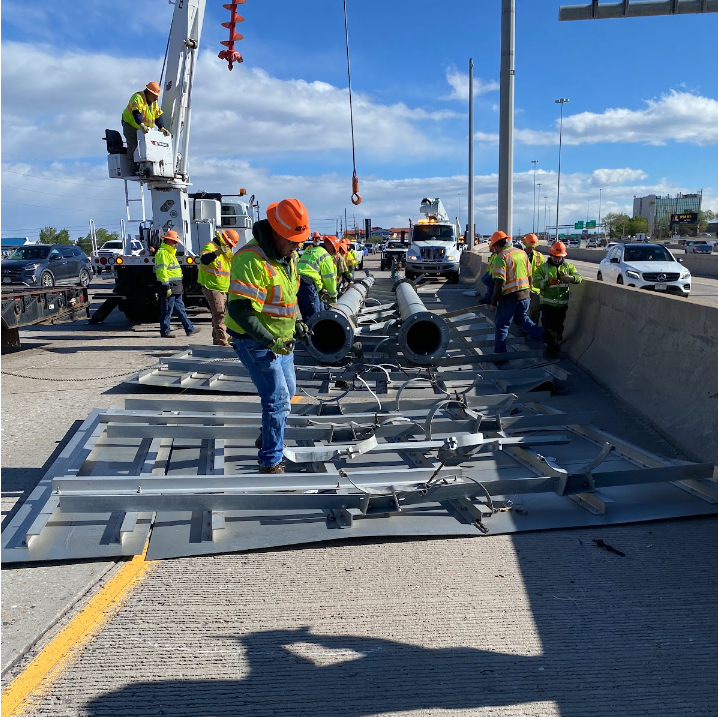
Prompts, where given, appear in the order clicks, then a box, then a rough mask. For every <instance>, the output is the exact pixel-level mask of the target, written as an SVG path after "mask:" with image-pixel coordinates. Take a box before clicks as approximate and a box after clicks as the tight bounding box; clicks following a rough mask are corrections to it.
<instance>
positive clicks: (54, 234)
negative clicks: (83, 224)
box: [40, 226, 120, 255]
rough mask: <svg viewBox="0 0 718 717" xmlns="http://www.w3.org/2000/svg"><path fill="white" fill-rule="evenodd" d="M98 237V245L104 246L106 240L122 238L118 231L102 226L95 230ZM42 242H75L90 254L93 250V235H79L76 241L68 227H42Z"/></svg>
mask: <svg viewBox="0 0 718 717" xmlns="http://www.w3.org/2000/svg"><path fill="white" fill-rule="evenodd" d="M95 237H96V238H97V246H102V245H103V244H104V243H105V242H107V241H111V240H117V239H119V238H120V235H119V233H118V232H111V231H108V230H107V229H103V228H100V229H98V230H97V231H96V232H95ZM40 244H75V245H77V246H79V247H80V249H82V251H84V252H85V254H88V255H89V254H90V252H91V251H92V236H91V235H90V234H87V235H86V236H84V237H78V238H77V239H76V240H75V241H72V239H70V232H69V231H68V230H67V229H57V228H56V227H51V226H46V227H44V228H43V229H40Z"/></svg>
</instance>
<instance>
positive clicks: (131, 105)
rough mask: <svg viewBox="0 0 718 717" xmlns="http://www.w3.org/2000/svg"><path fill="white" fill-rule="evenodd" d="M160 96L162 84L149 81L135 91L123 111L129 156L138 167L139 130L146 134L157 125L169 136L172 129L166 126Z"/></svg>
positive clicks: (123, 127) (123, 129)
mask: <svg viewBox="0 0 718 717" xmlns="http://www.w3.org/2000/svg"><path fill="white" fill-rule="evenodd" d="M159 96H160V86H159V85H158V84H157V83H156V82H148V83H147V84H146V85H145V89H144V90H141V91H140V92H135V94H134V95H132V97H130V101H129V102H128V103H127V107H125V110H124V112H123V113H122V134H124V135H125V141H126V142H127V156H128V157H129V160H130V162H132V164H133V167H135V168H136V167H137V164H136V163H135V159H134V155H135V150H136V149H137V130H141V131H142V132H144V133H145V134H147V133H148V132H149V131H150V128H151V127H152V126H153V125H155V126H156V127H157V129H159V131H160V132H162V134H164V135H167V136H169V133H170V131H169V130H168V129H167V128H166V127H165V123H164V119H163V118H162V110H161V109H160V107H159V105H158V104H157V100H158V99H159Z"/></svg>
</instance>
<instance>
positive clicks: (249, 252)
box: [224, 239, 299, 341]
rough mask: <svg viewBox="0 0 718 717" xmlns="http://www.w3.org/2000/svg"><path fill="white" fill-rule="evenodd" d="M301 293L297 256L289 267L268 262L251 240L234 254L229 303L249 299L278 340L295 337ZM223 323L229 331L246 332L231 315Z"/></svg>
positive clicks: (257, 245)
mask: <svg viewBox="0 0 718 717" xmlns="http://www.w3.org/2000/svg"><path fill="white" fill-rule="evenodd" d="M298 290H299V273H298V272H297V261H296V258H295V255H294V254H292V258H291V260H290V263H289V267H288V268H287V266H286V265H283V264H282V263H280V262H279V261H277V260H274V259H269V258H268V257H267V255H266V254H265V252H264V250H263V249H262V247H261V246H259V244H258V243H257V240H256V239H252V240H251V241H250V242H249V243H247V244H245V245H244V246H243V247H242V248H241V249H240V250H239V251H238V252H237V253H236V254H235V255H234V258H233V259H232V269H231V271H230V280H229V292H228V295H227V296H228V300H229V301H230V302H231V301H233V300H236V299H249V300H250V301H251V302H252V309H253V310H254V312H255V313H256V314H257V318H258V319H259V322H260V323H261V324H262V326H264V328H265V329H267V331H269V333H270V334H272V336H274V337H275V338H277V339H282V340H283V341H289V340H291V339H292V338H293V337H294V326H295V324H296V321H297V319H296V316H297V291H298ZM224 321H225V324H226V325H227V328H229V329H231V330H232V331H234V332H236V333H238V334H243V333H244V329H242V328H241V327H240V326H239V324H237V323H236V322H235V321H234V320H233V319H232V317H231V316H230V313H229V312H228V313H227V316H226V317H225V320H224Z"/></svg>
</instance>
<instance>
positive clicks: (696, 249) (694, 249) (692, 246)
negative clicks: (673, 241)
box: [684, 239, 713, 254]
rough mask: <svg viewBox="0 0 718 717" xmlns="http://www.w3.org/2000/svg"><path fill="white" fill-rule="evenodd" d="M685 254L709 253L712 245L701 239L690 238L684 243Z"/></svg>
mask: <svg viewBox="0 0 718 717" xmlns="http://www.w3.org/2000/svg"><path fill="white" fill-rule="evenodd" d="M684 246H685V248H686V254H710V253H711V252H712V251H713V246H712V245H711V244H709V243H708V242H707V241H704V240H703V239H691V240H690V241H687V242H686V243H685V245H684Z"/></svg>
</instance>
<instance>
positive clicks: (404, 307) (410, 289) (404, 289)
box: [394, 279, 451, 366]
mask: <svg viewBox="0 0 718 717" xmlns="http://www.w3.org/2000/svg"><path fill="white" fill-rule="evenodd" d="M394 291H395V293H396V304H397V306H398V307H399V314H400V316H401V328H400V329H399V335H398V339H399V348H400V349H401V351H402V353H403V354H404V356H406V357H407V358H408V359H409V360H410V361H412V362H413V363H416V364H420V365H424V366H425V365H427V364H431V363H435V362H436V361H438V360H439V359H441V357H442V356H443V355H444V354H445V353H446V349H447V348H448V347H449V341H450V339H451V337H450V335H449V327H448V326H447V325H446V322H445V321H444V319H443V318H442V317H441V316H438V315H437V314H434V313H432V312H431V311H427V310H426V307H425V306H424V302H422V300H421V299H420V298H419V295H418V294H417V293H416V289H415V288H414V285H413V284H412V282H410V281H409V280H408V279H401V280H400V281H398V282H397V283H396V284H395V285H394Z"/></svg>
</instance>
